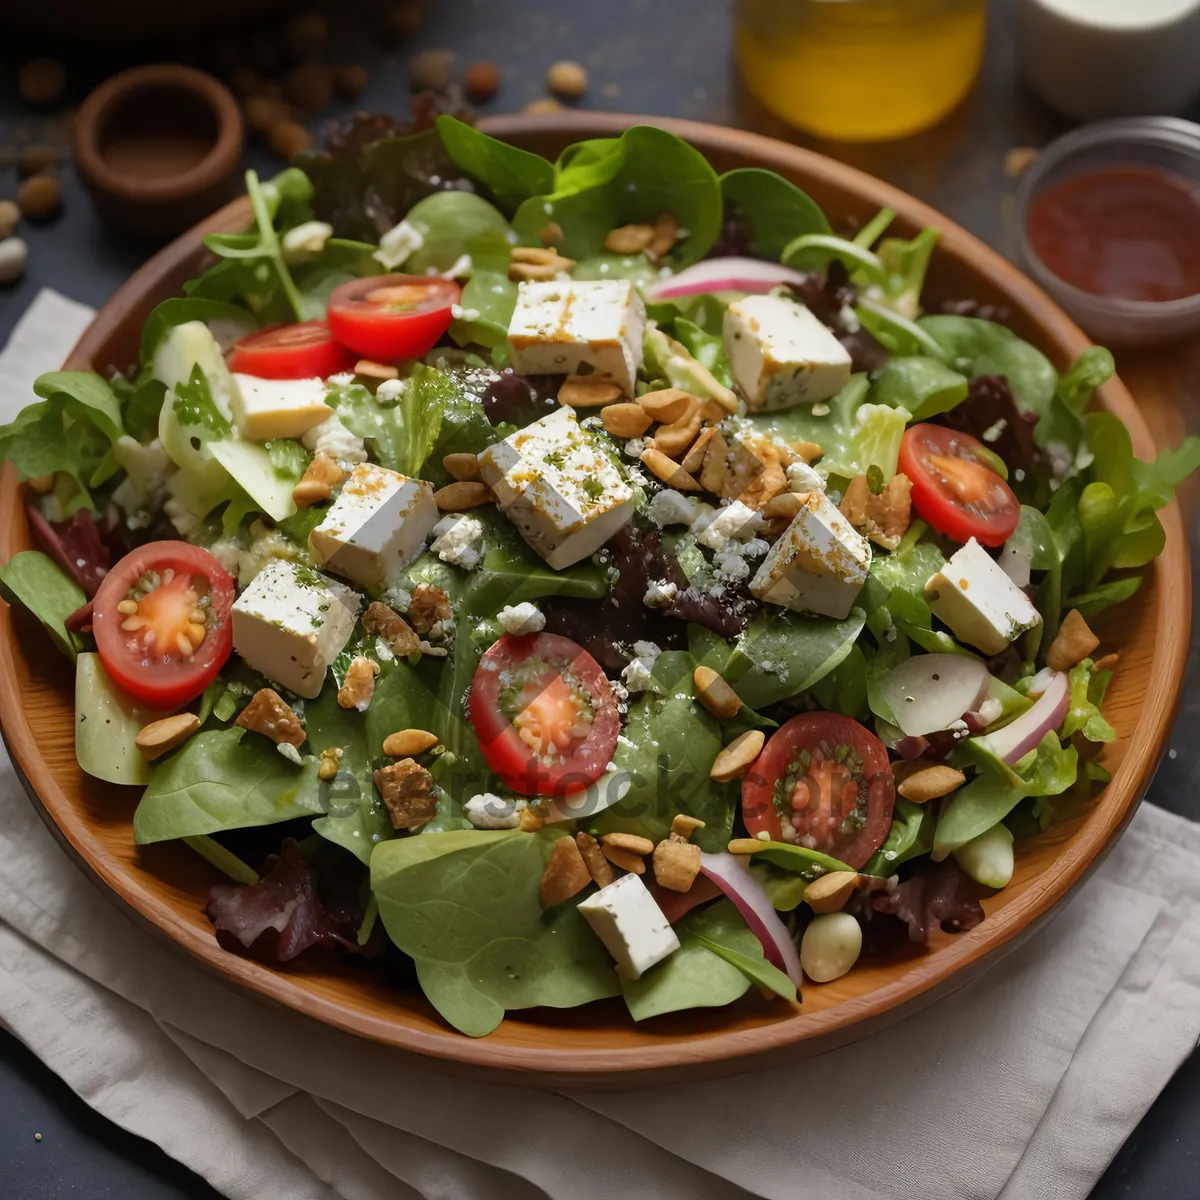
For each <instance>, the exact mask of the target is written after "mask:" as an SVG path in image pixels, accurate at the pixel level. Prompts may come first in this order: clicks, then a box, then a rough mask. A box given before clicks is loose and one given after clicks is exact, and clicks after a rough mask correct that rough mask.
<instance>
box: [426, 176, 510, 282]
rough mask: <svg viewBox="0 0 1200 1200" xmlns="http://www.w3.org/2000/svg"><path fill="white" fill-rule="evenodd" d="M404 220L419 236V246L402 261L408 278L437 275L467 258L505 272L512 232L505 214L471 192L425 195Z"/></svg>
mask: <svg viewBox="0 0 1200 1200" xmlns="http://www.w3.org/2000/svg"><path fill="white" fill-rule="evenodd" d="M405 220H406V221H407V222H408V223H409V224H410V225H411V226H412V227H413V228H414V229H415V230H416V231H417V232H418V233H419V234H420V235H421V245H420V246H419V247H418V248H417V249H416V250H414V251H413V252H412V254H410V255H409V257H408V258H407V259H406V260H405V263H404V269H405V270H406V271H408V273H409V274H411V275H425V274H429V273H434V274H440V273H442V272H444V271H448V270H450V268H451V267H453V266H454V264H455V263H457V262H458V261H459V259H461V258H462V257H463V255H470V256H471V259H472V262H473V263H474V262H475V260H476V258H477V257H478V258H479V259H481V260H487V266H488V268H490V269H492V270H500V271H507V268H508V256H509V239H510V236H511V233H512V230H510V229H509V226H508V222H507V221H506V220H505V219H504V214H503V213H501V212H500V210H499V209H497V208H496V207H495V206H494V205H491V204H489V203H488V202H487V201H486V200H484V199H483V198H482V197H481V196H476V195H475V194H474V193H473V192H458V191H450V192H437V193H435V194H434V195H432V196H426V198H425V199H424V200H421V201H419V202H418V203H417V204H416V205H414V206H413V208H412V209H411V210H410V211H409V213H408V216H407V217H405Z"/></svg>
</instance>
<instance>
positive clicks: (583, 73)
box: [546, 58, 588, 100]
mask: <svg viewBox="0 0 1200 1200" xmlns="http://www.w3.org/2000/svg"><path fill="white" fill-rule="evenodd" d="M546 86H547V87H548V88H549V89H550V90H551V91H552V92H553V93H554V94H555V95H556V96H561V97H562V98H563V99H564V100H578V99H579V97H580V96H582V95H583V93H584V92H586V91H587V89H588V73H587V69H586V68H585V67H583V66H581V65H580V64H579V63H577V62H572V61H571V60H570V59H567V58H564V59H561V60H560V61H559V62H556V63H553V64H552V65H551V66H550V67H549V68H548V69H547V71H546Z"/></svg>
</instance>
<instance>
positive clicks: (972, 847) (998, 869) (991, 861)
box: [954, 824, 1015, 888]
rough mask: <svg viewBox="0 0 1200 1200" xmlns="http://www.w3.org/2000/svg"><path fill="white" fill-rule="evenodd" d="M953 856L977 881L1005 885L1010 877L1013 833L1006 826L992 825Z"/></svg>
mask: <svg viewBox="0 0 1200 1200" xmlns="http://www.w3.org/2000/svg"><path fill="white" fill-rule="evenodd" d="M954 860H955V862H957V863H958V865H959V866H960V867H962V869H963V870H964V871H966V873H967V874H968V875H970V877H971V878H972V879H974V880H975V882H976V883H982V884H983V885H984V887H990V888H1002V887H1005V886H1006V885H1007V884H1008V883H1009V882H1010V881H1011V879H1012V877H1013V868H1014V866H1015V862H1014V859H1013V835H1012V833H1011V832H1009V829H1008V826H1007V825H1003V824H998V825H993V826H992V827H991V829H986V830H984V832H983V833H981V834H980V835H979V836H978V837H974V838H972V839H971V840H970V841H969V842H967V844H966V845H965V846H959V848H958V849H957V850H955V852H954Z"/></svg>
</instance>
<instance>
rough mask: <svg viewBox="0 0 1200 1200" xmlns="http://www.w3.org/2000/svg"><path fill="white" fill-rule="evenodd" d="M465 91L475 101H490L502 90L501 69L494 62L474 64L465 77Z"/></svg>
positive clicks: (468, 68)
mask: <svg viewBox="0 0 1200 1200" xmlns="http://www.w3.org/2000/svg"><path fill="white" fill-rule="evenodd" d="M463 90H464V91H465V92H466V93H467V95H468V96H469V97H470V98H471V99H472V100H474V101H476V102H477V103H478V102H482V101H484V100H490V99H491V98H492V97H493V96H494V95H495V94H496V93H497V92H498V91H499V90H500V68H499V67H498V66H496V64H495V63H494V62H473V63H471V65H470V66H469V67H467V70H466V73H465V74H464V75H463Z"/></svg>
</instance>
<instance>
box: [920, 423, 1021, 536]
mask: <svg viewBox="0 0 1200 1200" xmlns="http://www.w3.org/2000/svg"><path fill="white" fill-rule="evenodd" d="M989 457H990V455H989V453H988V450H987V447H986V446H984V445H983V443H982V442H979V441H976V439H975V438H973V437H972V436H971V435H970V434H969V433H960V432H959V431H958V430H956V429H947V428H946V427H945V426H944V425H914V426H912V428H911V429H908V430H906V431H905V433H904V438H903V440H902V441H901V442H900V470H901V471H902V472H903V473H904V474H905V475H907V476H908V478H909V479H910V480H912V503H913V507H914V508H915V509H916V510H917V514H918V516H920V517H922V518H923V519H924V520H926V521H928V522H929V524H930V525H932V526H933V527H934V529H936V530H937V531H938V533H944V534H945V535H946V537H948V538H951V539H952V540H954V541H956V542H968V541H970V539H971V538H975V540H976V541H978V542H980V543H982V544H983V545H984V546H1000V545H1003V543H1004V542H1005V541H1006V540H1007V539H1008V536H1009V534H1011V533H1012V531H1013V530H1014V529H1016V527H1017V522H1018V521H1019V520H1020V519H1021V504H1020V501H1019V500H1018V499H1017V498H1016V496H1014V495H1013V491H1012V488H1010V487H1009V486H1008V484H1007V483H1005V482H1004V480H1003V479H1001V478H1000V476H999V475H997V474H996V472H995V471H993V470H992V468H991V467H990V466H989V465H988V458H989Z"/></svg>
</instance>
